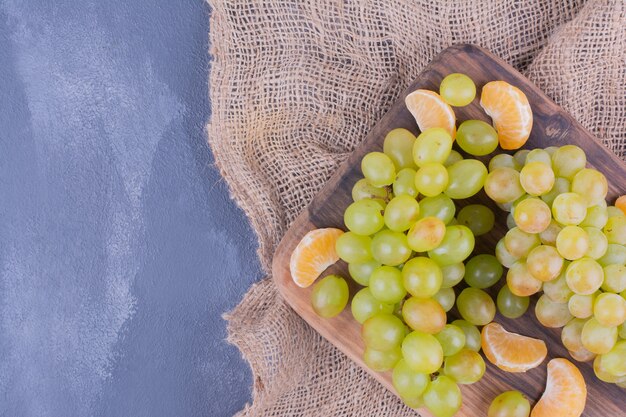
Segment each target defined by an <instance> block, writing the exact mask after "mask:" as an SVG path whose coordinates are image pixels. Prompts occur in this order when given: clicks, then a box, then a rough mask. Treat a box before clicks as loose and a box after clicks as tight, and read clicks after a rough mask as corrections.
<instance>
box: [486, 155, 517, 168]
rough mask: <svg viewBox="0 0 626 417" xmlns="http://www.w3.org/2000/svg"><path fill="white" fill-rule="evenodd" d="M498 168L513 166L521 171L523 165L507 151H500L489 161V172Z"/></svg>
mask: <svg viewBox="0 0 626 417" xmlns="http://www.w3.org/2000/svg"><path fill="white" fill-rule="evenodd" d="M496 168H512V169H514V170H516V171H519V170H520V169H521V168H522V166H521V165H520V164H518V163H517V161H516V160H515V158H513V157H512V156H511V155H509V154H507V153H499V154H497V155H495V156H494V157H493V158H491V160H490V161H489V172H491V171H493V170H494V169H496Z"/></svg>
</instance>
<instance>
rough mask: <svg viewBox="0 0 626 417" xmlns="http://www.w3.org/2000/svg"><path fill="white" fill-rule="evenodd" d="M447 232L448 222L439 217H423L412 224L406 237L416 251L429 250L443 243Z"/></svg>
mask: <svg viewBox="0 0 626 417" xmlns="http://www.w3.org/2000/svg"><path fill="white" fill-rule="evenodd" d="M445 234H446V224H445V223H444V222H443V221H442V220H441V219H439V218H438V217H432V216H431V217H423V218H421V219H419V220H418V221H417V222H415V223H414V224H413V226H411V228H410V229H409V231H408V233H407V235H406V237H407V243H408V244H409V247H410V248H411V249H413V250H414V251H415V252H427V251H429V250H433V249H435V248H436V247H437V246H439V245H440V244H441V241H442V240H443V238H444V236H445Z"/></svg>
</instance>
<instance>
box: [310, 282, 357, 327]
mask: <svg viewBox="0 0 626 417" xmlns="http://www.w3.org/2000/svg"><path fill="white" fill-rule="evenodd" d="M349 296H350V292H349V290H348V283H347V282H346V280H345V279H343V278H342V277H340V276H338V275H328V276H326V277H324V278H322V279H321V280H319V281H318V282H316V283H315V285H314V286H313V292H312V293H311V304H312V305H313V310H314V311H315V313H317V315H318V316H321V317H325V318H330V317H335V316H336V315H338V314H339V313H341V312H342V311H343V309H344V308H345V307H346V304H348V298H349Z"/></svg>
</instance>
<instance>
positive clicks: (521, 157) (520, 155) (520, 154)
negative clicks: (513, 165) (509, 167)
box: [513, 149, 530, 166]
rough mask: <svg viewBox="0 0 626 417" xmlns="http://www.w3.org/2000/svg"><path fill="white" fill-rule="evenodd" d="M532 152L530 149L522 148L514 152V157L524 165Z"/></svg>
mask: <svg viewBox="0 0 626 417" xmlns="http://www.w3.org/2000/svg"><path fill="white" fill-rule="evenodd" d="M529 153H530V150H529V149H520V150H519V151H517V152H515V153H514V154H513V158H515V160H516V161H517V163H518V164H520V166H524V164H526V157H527V156H528V154H529Z"/></svg>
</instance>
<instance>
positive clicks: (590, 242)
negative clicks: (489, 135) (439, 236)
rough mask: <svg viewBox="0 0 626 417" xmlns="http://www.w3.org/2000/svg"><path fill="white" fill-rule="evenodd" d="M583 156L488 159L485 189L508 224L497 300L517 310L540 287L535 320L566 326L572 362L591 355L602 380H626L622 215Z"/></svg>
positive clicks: (547, 153) (529, 154) (561, 151)
mask: <svg viewBox="0 0 626 417" xmlns="http://www.w3.org/2000/svg"><path fill="white" fill-rule="evenodd" d="M586 163H587V161H586V156H585V153H584V152H583V150H582V149H580V148H579V147H577V146H575V145H566V146H563V147H560V148H556V147H550V148H546V149H534V150H531V151H529V150H521V151H518V152H517V153H516V154H515V155H513V156H509V155H504V154H502V155H497V156H496V157H494V158H493V159H492V160H491V162H490V163H489V171H490V172H489V174H488V175H487V179H486V180H485V192H486V193H487V195H488V196H489V197H490V198H491V199H493V200H494V201H496V202H498V203H499V205H500V207H501V208H502V209H504V210H506V211H508V212H510V213H509V215H508V216H509V218H508V221H507V224H508V225H509V227H510V229H509V231H508V232H507V234H506V235H505V236H504V237H503V238H502V239H501V240H500V242H498V244H497V246H496V257H497V259H498V261H499V262H500V263H501V264H502V265H504V266H505V267H507V268H508V272H507V275H506V285H505V286H504V287H503V288H502V290H501V291H500V294H499V295H498V306H499V307H501V311H502V313H503V314H504V315H505V316H508V317H517V316H518V315H521V314H523V311H522V310H525V309H526V308H527V306H528V300H527V297H528V296H530V295H533V294H535V293H540V292H541V291H543V294H541V296H540V297H539V299H538V301H537V304H536V306H535V315H536V317H537V320H538V321H539V322H540V323H541V324H543V325H544V326H546V327H554V328H560V327H562V328H563V330H562V332H561V340H562V342H563V345H564V346H565V347H566V348H567V349H568V350H569V352H570V355H571V356H572V357H573V358H574V359H575V360H577V361H590V360H592V359H594V358H595V359H594V370H595V373H596V375H597V376H598V378H600V379H601V380H603V381H606V382H611V383H617V384H618V385H620V386H622V387H626V340H625V339H626V324H625V321H626V246H625V245H626V215H625V214H624V212H623V211H622V210H620V209H618V208H616V207H614V206H607V203H606V200H605V198H606V195H607V190H608V183H607V179H606V178H605V176H604V175H603V174H602V173H601V172H599V171H597V170H595V169H592V168H586ZM501 297H502V301H501ZM504 303H508V304H510V306H509V307H510V308H505V306H504ZM522 303H523V305H522Z"/></svg>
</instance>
